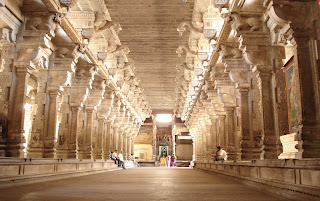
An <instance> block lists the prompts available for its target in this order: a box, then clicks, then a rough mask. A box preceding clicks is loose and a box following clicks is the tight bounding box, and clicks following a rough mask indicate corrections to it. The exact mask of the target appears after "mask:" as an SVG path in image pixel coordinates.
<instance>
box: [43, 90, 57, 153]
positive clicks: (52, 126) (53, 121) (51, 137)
mask: <svg viewBox="0 0 320 201" xmlns="http://www.w3.org/2000/svg"><path fill="white" fill-rule="evenodd" d="M59 95H60V93H59V92H58V91H50V92H49V97H50V99H49V101H50V102H49V112H48V129H47V132H46V134H45V141H44V154H43V157H44V158H53V156H54V143H55V136H56V132H57V117H58V96H59Z"/></svg>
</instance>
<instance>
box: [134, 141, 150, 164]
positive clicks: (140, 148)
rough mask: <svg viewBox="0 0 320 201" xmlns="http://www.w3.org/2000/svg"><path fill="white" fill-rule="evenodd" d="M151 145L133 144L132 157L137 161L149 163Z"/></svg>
mask: <svg viewBox="0 0 320 201" xmlns="http://www.w3.org/2000/svg"><path fill="white" fill-rule="evenodd" d="M152 153H153V149H152V145H151V144H135V145H134V156H135V158H136V159H137V160H141V161H151V160H152Z"/></svg>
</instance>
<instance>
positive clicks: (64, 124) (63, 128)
mask: <svg viewBox="0 0 320 201" xmlns="http://www.w3.org/2000/svg"><path fill="white" fill-rule="evenodd" d="M62 93H63V94H62V104H61V110H60V113H61V117H60V125H59V131H58V139H57V144H56V153H55V154H56V156H55V158H68V144H69V141H70V140H71V139H70V137H71V135H70V124H71V123H70V122H71V111H70V105H69V102H68V101H69V94H70V87H65V88H64V91H63V92H62ZM75 157H76V156H75V155H74V157H72V158H75Z"/></svg>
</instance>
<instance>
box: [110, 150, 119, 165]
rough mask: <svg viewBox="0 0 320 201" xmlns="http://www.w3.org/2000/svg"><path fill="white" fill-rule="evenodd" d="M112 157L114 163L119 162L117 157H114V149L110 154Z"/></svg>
mask: <svg viewBox="0 0 320 201" xmlns="http://www.w3.org/2000/svg"><path fill="white" fill-rule="evenodd" d="M110 159H111V160H113V161H114V164H117V160H116V158H115V157H114V154H113V151H112V152H111V154H110Z"/></svg>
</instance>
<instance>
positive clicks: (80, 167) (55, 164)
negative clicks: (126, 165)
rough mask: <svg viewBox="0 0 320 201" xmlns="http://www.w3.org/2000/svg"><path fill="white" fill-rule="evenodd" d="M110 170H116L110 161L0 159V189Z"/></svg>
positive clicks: (115, 166)
mask: <svg viewBox="0 0 320 201" xmlns="http://www.w3.org/2000/svg"><path fill="white" fill-rule="evenodd" d="M112 169H118V166H117V165H115V164H114V162H113V161H111V160H90V159H87V160H77V159H27V158H0V187H6V186H8V184H10V185H15V184H20V183H21V181H22V182H23V181H30V180H34V179H41V178H42V180H43V178H44V180H45V181H48V180H50V177H52V178H53V177H55V176H63V177H69V176H77V175H80V174H83V173H85V174H87V173H94V172H99V171H107V170H112ZM121 169H122V168H121ZM10 185H9V186H10Z"/></svg>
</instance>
